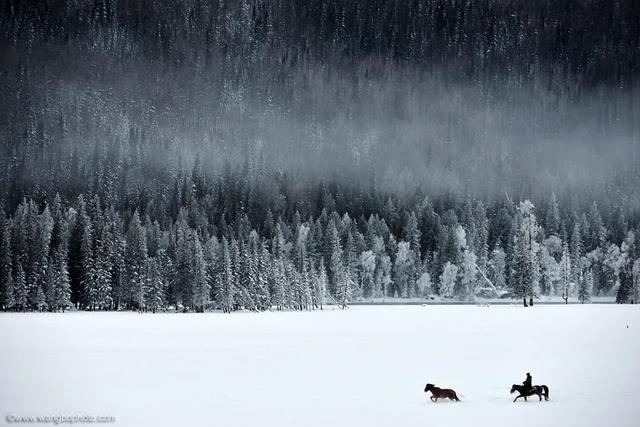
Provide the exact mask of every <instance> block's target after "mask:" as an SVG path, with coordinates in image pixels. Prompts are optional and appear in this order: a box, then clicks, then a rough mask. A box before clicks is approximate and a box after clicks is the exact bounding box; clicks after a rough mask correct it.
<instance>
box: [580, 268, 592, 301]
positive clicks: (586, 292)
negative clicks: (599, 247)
mask: <svg viewBox="0 0 640 427" xmlns="http://www.w3.org/2000/svg"><path fill="white" fill-rule="evenodd" d="M583 260H584V258H583ZM592 292H593V273H592V272H591V269H590V268H589V266H588V262H584V263H583V273H582V277H581V280H580V283H579V285H578V301H580V302H581V303H582V304H584V303H585V302H589V301H591V294H592Z"/></svg>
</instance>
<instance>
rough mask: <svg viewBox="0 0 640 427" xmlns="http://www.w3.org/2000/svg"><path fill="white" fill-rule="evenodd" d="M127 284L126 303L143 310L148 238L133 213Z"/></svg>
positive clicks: (128, 238)
mask: <svg viewBox="0 0 640 427" xmlns="http://www.w3.org/2000/svg"><path fill="white" fill-rule="evenodd" d="M126 238H127V246H126V252H125V258H126V284H125V289H126V292H125V295H126V298H125V303H126V305H127V307H128V308H129V309H133V308H137V309H140V308H142V302H143V298H142V296H143V293H142V289H143V286H144V281H145V267H146V261H147V236H146V233H145V231H144V228H143V226H142V223H141V222H140V215H139V214H138V211H137V210H136V211H135V212H134V213H133V217H132V218H131V222H129V229H128V230H127V237H126Z"/></svg>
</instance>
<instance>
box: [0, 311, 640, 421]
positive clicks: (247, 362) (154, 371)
mask: <svg viewBox="0 0 640 427" xmlns="http://www.w3.org/2000/svg"><path fill="white" fill-rule="evenodd" d="M627 326H628V327H627ZM0 340H1V343H2V344H0V416H1V417H2V420H3V422H6V421H5V416H6V415H13V416H25V415H26V416H29V415H31V416H40V415H42V416H45V415H107V416H114V417H115V419H116V425H126V426H143V425H153V426H163V425H167V426H186V425H189V426H205V425H206V426H229V425H235V426H249V425H252V426H255V425H259V426H323V427H324V426H393V425H398V426H400V425H401V426H402V427H410V426H421V427H424V426H438V427H441V426H465V425H475V426H484V425H486V426H492V427H493V426H513V425H517V426H534V425H535V426H541V425H556V426H564V427H566V426H606V425H615V426H618V427H619V426H637V425H640V424H639V423H640V421H639V420H640V405H638V402H639V401H640V400H639V399H638V398H639V397H640V388H639V385H640V306H629V305H627V306H619V305H570V306H562V305H560V306H535V307H533V308H526V309H525V308H523V307H517V306H492V307H476V306H429V307H421V306H410V307H396V306H393V307H362V306H361V307H352V308H351V309H349V310H346V311H339V310H329V311H325V312H314V313H295V312H284V313H260V314H255V313H235V314H232V315H223V314H218V313H212V314H205V315H202V314H173V313H172V314H157V315H152V314H145V315H141V314H135V313H66V314H64V315H61V314H7V313H4V314H0ZM527 371H530V372H531V373H532V374H533V379H534V383H535V384H541V383H544V384H547V385H548V386H549V387H550V398H551V399H550V401H549V402H542V403H539V402H538V401H536V400H531V399H530V400H529V402H527V403H525V402H521V403H515V404H514V403H511V400H512V399H513V397H514V396H511V395H509V388H510V386H511V384H512V383H516V382H521V381H522V380H523V379H524V374H525V373H526V372H527ZM427 381H429V382H433V383H435V384H436V385H439V386H443V387H452V388H455V389H456V390H457V391H458V393H459V395H460V396H461V398H462V400H463V402H461V403H449V402H442V403H437V404H434V403H431V402H430V401H429V400H428V398H427V396H426V395H425V394H424V393H423V391H422V390H423V388H424V385H425V383H426V382H427Z"/></svg>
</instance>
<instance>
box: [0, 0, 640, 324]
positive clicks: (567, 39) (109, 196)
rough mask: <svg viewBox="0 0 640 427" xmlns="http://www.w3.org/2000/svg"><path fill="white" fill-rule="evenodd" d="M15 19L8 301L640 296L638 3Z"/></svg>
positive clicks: (88, 13) (229, 304) (231, 304)
mask: <svg viewBox="0 0 640 427" xmlns="http://www.w3.org/2000/svg"><path fill="white" fill-rule="evenodd" d="M0 14H1V15H0V51H1V54H0V96H1V98H2V104H1V105H0V206H1V211H0V307H1V308H2V309H4V310H14V311H25V310H49V311H64V310H70V309H80V310H147V311H153V312H156V311H158V310H168V309H170V310H180V311H199V312H201V311H205V310H211V309H220V310H223V311H225V312H231V311H234V310H239V309H246V310H267V309H274V308H275V309H295V310H310V309H320V308H322V307H323V305H324V304H338V305H341V306H345V305H347V304H348V303H350V302H352V301H358V300H372V299H376V300H377V299H382V298H413V299H418V298H419V299H424V298H435V299H445V300H454V301H473V300H476V299H484V298H491V299H492V298H500V297H505V298H517V299H518V300H522V298H526V299H527V300H528V299H529V298H534V299H535V298H539V297H542V296H557V297H561V298H564V299H565V300H566V301H580V302H588V301H590V300H591V298H592V297H594V296H607V297H611V298H615V299H616V300H617V301H618V302H621V303H624V302H637V301H638V299H639V298H640V242H636V241H635V238H636V236H637V235H638V233H639V232H640V194H639V193H638V189H640V105H639V103H638V99H640V87H639V82H640V79H639V76H640V26H639V25H638V22H640V5H639V4H638V3H637V2H635V1H633V0H610V1H592V0H567V1H562V2H554V1H533V2H532V1H524V0H513V1H503V0H477V1H466V0H414V1H410V0H406V1H394V0H370V1H365V2H359V1H347V0H344V1H338V0H288V1H280V0H238V1H235V0H234V1H229V0H213V1H204V0H193V1H161V0H137V1H125V0H89V1H71V0H69V1H61V0H37V1H21V0H2V1H0ZM605 35H606V36H605Z"/></svg>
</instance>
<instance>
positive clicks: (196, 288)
mask: <svg viewBox="0 0 640 427" xmlns="http://www.w3.org/2000/svg"><path fill="white" fill-rule="evenodd" d="M192 271H193V278H192V282H191V283H192V285H191V286H192V293H193V305H194V308H195V310H196V311H197V312H200V313H202V312H204V310H205V309H206V308H207V306H208V305H209V298H210V293H211V286H210V284H209V278H208V276H207V264H206V262H205V259H204V252H203V251H202V245H201V244H200V240H199V239H198V238H197V236H195V235H194V237H193V265H192Z"/></svg>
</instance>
